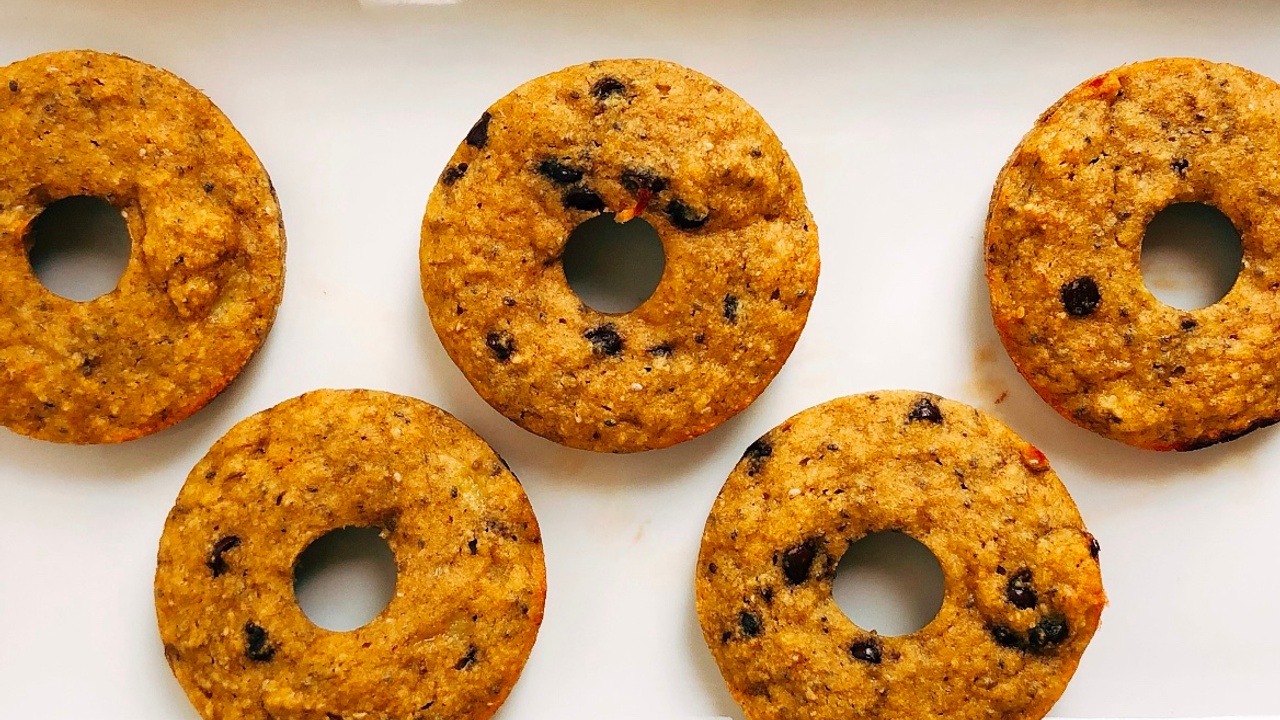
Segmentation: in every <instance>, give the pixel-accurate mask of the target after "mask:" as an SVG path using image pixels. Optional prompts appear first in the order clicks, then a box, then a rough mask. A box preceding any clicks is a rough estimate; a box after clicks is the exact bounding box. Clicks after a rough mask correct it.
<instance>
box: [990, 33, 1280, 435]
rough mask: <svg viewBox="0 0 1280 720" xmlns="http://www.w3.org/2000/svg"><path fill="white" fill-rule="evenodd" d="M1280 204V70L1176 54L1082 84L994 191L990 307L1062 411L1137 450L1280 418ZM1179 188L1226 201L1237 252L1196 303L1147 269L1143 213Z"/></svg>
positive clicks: (1219, 204) (1029, 373)
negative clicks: (1153, 285)
mask: <svg viewBox="0 0 1280 720" xmlns="http://www.w3.org/2000/svg"><path fill="white" fill-rule="evenodd" d="M1278 200H1280V86H1277V84H1276V83H1275V82H1273V81H1271V80H1269V79H1267V78H1265V77H1262V76H1260V75H1258V74H1256V73H1252V72H1249V71H1248V70H1244V69H1242V68H1238V67H1235V66H1232V65H1225V64H1218V63H1210V62H1207V61H1204V60H1197V59H1189V58H1166V59H1159V60H1151V61H1148V62H1142V63H1137V64H1133V65H1126V66H1124V67H1120V68H1117V69H1115V70H1112V71H1110V72H1107V73H1103V74H1102V75H1099V76H1097V77H1095V78H1092V79H1090V80H1088V81H1086V82H1084V83H1082V84H1081V85H1080V86H1079V87H1077V88H1075V89H1073V90H1072V91H1071V92H1069V93H1067V95H1066V96H1065V97H1063V98H1062V99H1061V100H1059V101H1058V102H1057V103H1056V104H1054V105H1053V107H1051V108H1049V110H1048V111H1046V112H1045V113H1044V115H1042V116H1041V118H1040V119H1039V121H1038V122H1037V123H1036V125H1035V127H1034V128H1032V130H1031V131H1030V132H1029V133H1028V134H1027V136H1026V137H1025V138H1023V140H1022V143H1021V144H1020V145H1019V146H1018V148H1017V149H1016V150H1015V151H1014V153H1013V155H1012V156H1011V157H1010V159H1009V162H1008V164H1007V165H1006V166H1005V168H1004V170H1003V171H1002V172H1001V173H1000V178H999V180H998V181H997V183H996V187H995V190H994V192H993V195H992V199H991V208H990V213H989V215H988V219H987V230H986V264H987V281H988V284H989V286H990V288H991V308H992V315H993V317H994V319H995V324H996V328H997V329H998V330H999V332H1000V337H1001V339H1002V340H1003V342H1004V345H1005V348H1006V349H1007V350H1008V351H1009V355H1010V357H1012V358H1013V361H1014V363H1015V364H1016V365H1017V367H1018V370H1019V371H1020V372H1021V373H1022V374H1023V376H1024V377H1026V378H1027V381H1028V382H1030V383H1031V385H1032V386H1033V387H1034V388H1035V389H1036V391H1037V392H1038V393H1039V394H1040V396H1041V397H1043V398H1044V399H1045V401H1046V402H1048V403H1049V404H1050V405H1052V406H1053V407H1054V408H1055V409H1057V410H1058V412H1060V413H1061V414H1062V415H1063V416H1064V417H1066V418H1067V419H1069V420H1071V421H1073V422H1075V423H1077V424H1078V425H1081V426H1082V427H1085V428H1088V429H1090V430H1093V431H1094V432H1097V433H1100V434H1102V435H1106V436H1108V437H1111V438H1114V439H1116V440H1120V441H1122V442H1125V443H1128V444H1130V445H1135V446H1138V447H1144V448H1150V449H1156V450H1170V449H1175V450H1188V449H1195V448H1197V447H1203V446H1205V445H1210V444H1213V443H1215V442H1222V441H1225V440H1230V439H1232V438H1235V437H1239V436H1240V435H1243V434H1245V433H1247V432H1249V431H1251V430H1254V429H1256V428H1258V427H1263V426H1265V425H1268V424H1271V423H1273V422H1275V421H1276V420H1280V343H1276V342H1275V338H1276V336H1277V331H1280V320H1278V318H1280V263H1277V262H1276V261H1275V258H1276V257H1277V254H1278V253H1280V214H1278V213H1277V212H1276V211H1275V208H1276V205H1277V201H1278ZM1177 202H1201V203H1206V204H1209V205H1212V206H1214V207H1216V208H1217V209H1219V210H1221V211H1222V212H1223V214H1225V215H1226V216H1227V217H1228V218H1230V219H1231V222H1232V223H1233V224H1234V225H1235V227H1236V229H1237V230H1238V231H1239V232H1240V239H1241V243H1242V245H1243V249H1244V261H1243V266H1242V269H1241V272H1240V275H1239V277H1238V279H1237V280H1236V283H1235V285H1234V286H1233V287H1232V289H1231V291H1230V292H1229V293H1228V294H1227V295H1226V297H1224V298H1223V299H1222V300H1220V301H1219V302H1217V303H1216V304H1214V305H1210V306H1208V307H1205V308H1201V309H1199V310H1190V311H1184V310H1178V309H1176V308H1173V307H1170V306H1168V305H1165V304H1164V303H1161V302H1160V301H1159V300H1157V299H1156V298H1155V297H1154V296H1153V295H1152V294H1151V293H1150V292H1149V291H1148V290H1147V288H1146V286H1145V285H1144V283H1143V280H1142V273H1141V265H1140V261H1139V258H1140V254H1141V249H1142V239H1143V235H1144V233H1145V231H1146V227H1147V224H1148V223H1149V222H1150V221H1151V219H1152V217H1154V216H1155V214H1156V213H1157V212H1159V211H1160V210H1161V209H1163V208H1164V207H1166V206H1167V205H1170V204H1173V203H1177ZM1090 286H1092V287H1090ZM1069 305H1070V307H1069Z"/></svg>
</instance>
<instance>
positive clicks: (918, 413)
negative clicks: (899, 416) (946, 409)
mask: <svg viewBox="0 0 1280 720" xmlns="http://www.w3.org/2000/svg"><path fill="white" fill-rule="evenodd" d="M907 422H929V423H933V424H934V425H938V424H941V423H942V411H941V410H939V409H938V406H937V404H936V403H934V402H933V400H932V399H931V398H927V397H922V398H920V399H919V400H916V402H915V404H914V405H912V406H911V410H909V411H908V412H907Z"/></svg>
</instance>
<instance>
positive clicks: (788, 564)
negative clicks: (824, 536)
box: [782, 538, 818, 585]
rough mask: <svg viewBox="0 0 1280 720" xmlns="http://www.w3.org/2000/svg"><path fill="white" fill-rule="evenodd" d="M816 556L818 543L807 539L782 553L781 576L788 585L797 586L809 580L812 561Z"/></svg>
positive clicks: (812, 539)
mask: <svg viewBox="0 0 1280 720" xmlns="http://www.w3.org/2000/svg"><path fill="white" fill-rule="evenodd" d="M817 556H818V541H817V540H815V539H814V538H809V539H808V540H805V541H804V542H802V543H800V544H799V545H796V546H795V547H793V548H791V549H789V550H787V551H786V552H784V553H782V575H783V577H785V578H786V579H787V584H788V585H799V584H800V583H803V582H804V581H806V580H808V579H809V571H810V570H811V569H812V568H813V560H814V558H816V557H817Z"/></svg>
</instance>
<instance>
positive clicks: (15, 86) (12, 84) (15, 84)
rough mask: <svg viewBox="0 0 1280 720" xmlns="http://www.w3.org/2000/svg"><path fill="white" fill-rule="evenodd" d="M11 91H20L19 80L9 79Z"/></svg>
mask: <svg viewBox="0 0 1280 720" xmlns="http://www.w3.org/2000/svg"><path fill="white" fill-rule="evenodd" d="M9 92H18V81H17V80H10V81H9Z"/></svg>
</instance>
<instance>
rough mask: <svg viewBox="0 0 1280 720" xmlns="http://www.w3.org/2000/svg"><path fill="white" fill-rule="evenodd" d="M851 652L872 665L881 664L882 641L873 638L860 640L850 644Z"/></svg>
mask: <svg viewBox="0 0 1280 720" xmlns="http://www.w3.org/2000/svg"><path fill="white" fill-rule="evenodd" d="M849 654H850V655H852V656H853V658H854V659H855V660H861V661H862V662H865V663H871V664H872V665H879V664H880V660H881V652H880V641H879V640H877V639H875V638H874V637H873V638H868V639H866V640H859V641H857V642H855V643H854V644H852V645H850V646H849Z"/></svg>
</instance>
